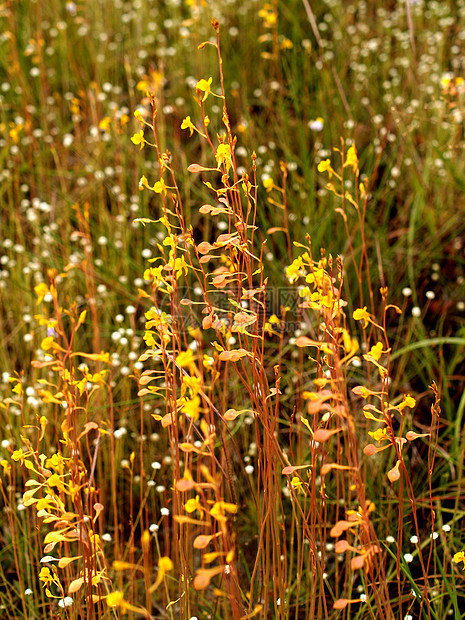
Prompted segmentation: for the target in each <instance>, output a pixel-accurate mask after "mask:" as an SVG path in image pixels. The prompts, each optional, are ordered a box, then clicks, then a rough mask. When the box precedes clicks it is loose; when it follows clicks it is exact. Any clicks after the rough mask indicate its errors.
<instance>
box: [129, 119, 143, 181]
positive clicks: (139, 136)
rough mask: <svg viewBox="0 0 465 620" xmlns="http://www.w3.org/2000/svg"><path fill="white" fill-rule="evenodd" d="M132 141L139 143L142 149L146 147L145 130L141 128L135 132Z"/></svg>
mask: <svg viewBox="0 0 465 620" xmlns="http://www.w3.org/2000/svg"><path fill="white" fill-rule="evenodd" d="M131 142H132V143H133V144H139V145H140V150H141V151H142V149H143V148H144V144H145V138H144V131H143V130H142V129H141V130H140V131H138V132H137V133H135V134H134V135H133V136H132V138H131ZM139 187H140V186H139Z"/></svg>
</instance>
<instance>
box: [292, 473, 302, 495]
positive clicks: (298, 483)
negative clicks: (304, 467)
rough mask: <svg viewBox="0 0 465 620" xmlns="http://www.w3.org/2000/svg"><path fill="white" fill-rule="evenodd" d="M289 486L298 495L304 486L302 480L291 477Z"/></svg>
mask: <svg viewBox="0 0 465 620" xmlns="http://www.w3.org/2000/svg"><path fill="white" fill-rule="evenodd" d="M291 486H292V488H293V489H295V490H296V491H297V493H300V492H302V493H303V491H304V485H303V482H302V480H301V479H300V478H299V477H298V476H293V478H292V480H291Z"/></svg>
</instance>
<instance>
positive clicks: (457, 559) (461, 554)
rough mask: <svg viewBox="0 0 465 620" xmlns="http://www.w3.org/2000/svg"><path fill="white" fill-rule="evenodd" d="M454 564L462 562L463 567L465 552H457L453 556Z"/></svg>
mask: <svg viewBox="0 0 465 620" xmlns="http://www.w3.org/2000/svg"><path fill="white" fill-rule="evenodd" d="M454 562H455V563H456V564H458V563H459V562H463V564H464V566H465V552H463V551H459V552H458V553H456V554H455V555H454Z"/></svg>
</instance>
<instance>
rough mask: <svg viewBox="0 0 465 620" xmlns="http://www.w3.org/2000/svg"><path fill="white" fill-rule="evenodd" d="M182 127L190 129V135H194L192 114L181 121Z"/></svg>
mask: <svg viewBox="0 0 465 620" xmlns="http://www.w3.org/2000/svg"><path fill="white" fill-rule="evenodd" d="M181 129H188V130H189V132H190V135H191V136H192V134H193V133H194V130H195V126H194V124H193V123H192V121H191V117H190V116H186V118H185V119H184V120H183V122H182V123H181Z"/></svg>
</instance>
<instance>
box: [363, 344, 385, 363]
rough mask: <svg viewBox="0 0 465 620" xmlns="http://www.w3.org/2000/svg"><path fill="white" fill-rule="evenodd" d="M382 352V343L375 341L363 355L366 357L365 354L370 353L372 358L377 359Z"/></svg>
mask: <svg viewBox="0 0 465 620" xmlns="http://www.w3.org/2000/svg"><path fill="white" fill-rule="evenodd" d="M382 354H383V343H382V342H377V343H376V344H375V345H373V346H372V347H371V349H370V350H369V351H368V353H367V354H366V355H364V356H363V357H364V358H365V359H367V356H368V355H370V356H371V357H372V358H373V359H374V360H376V361H378V360H379V358H380V357H381V355H382Z"/></svg>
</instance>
